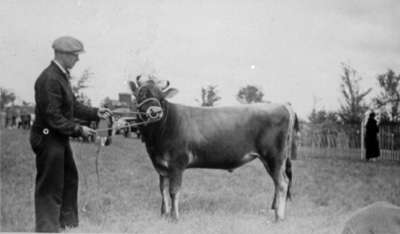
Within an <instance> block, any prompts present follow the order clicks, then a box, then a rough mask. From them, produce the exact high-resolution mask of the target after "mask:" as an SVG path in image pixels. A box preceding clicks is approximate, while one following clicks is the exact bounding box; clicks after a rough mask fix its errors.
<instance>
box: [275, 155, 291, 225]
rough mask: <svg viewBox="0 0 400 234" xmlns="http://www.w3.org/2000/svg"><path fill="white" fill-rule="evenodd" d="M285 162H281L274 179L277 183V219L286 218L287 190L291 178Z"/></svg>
mask: <svg viewBox="0 0 400 234" xmlns="http://www.w3.org/2000/svg"><path fill="white" fill-rule="evenodd" d="M285 170H286V167H285V163H283V162H280V163H279V164H278V165H277V167H276V170H275V171H274V173H273V180H274V184H275V199H276V200H275V205H276V208H275V218H276V221H280V220H283V219H284V218H285V210H286V200H287V191H288V186H289V179H288V177H287V175H286V172H285Z"/></svg>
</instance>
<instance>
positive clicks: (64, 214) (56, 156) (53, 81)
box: [30, 36, 111, 232]
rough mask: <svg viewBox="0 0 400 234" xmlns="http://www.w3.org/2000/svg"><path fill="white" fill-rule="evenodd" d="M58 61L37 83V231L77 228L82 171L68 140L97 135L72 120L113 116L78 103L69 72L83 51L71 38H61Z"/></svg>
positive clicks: (33, 135) (56, 47)
mask: <svg viewBox="0 0 400 234" xmlns="http://www.w3.org/2000/svg"><path fill="white" fill-rule="evenodd" d="M52 47H53V49H54V60H53V61H52V62H51V63H50V65H49V66H48V67H47V68H46V69H45V70H44V71H43V72H42V73H41V74H40V76H39V77H38V79H37V80H36V83H35V101H36V109H35V115H36V119H35V122H34V124H33V126H32V130H31V136H30V143H31V146H32V149H33V151H34V152H35V154H36V169H37V175H36V184H35V185H36V186H35V202H34V203H35V222H36V223H35V224H36V227H35V228H36V231H37V232H59V231H61V230H62V229H64V228H66V227H76V226H78V223H79V220H78V204H77V203H78V202H77V197H78V171H77V168H76V165H75V162H74V159H73V156H72V151H71V146H70V143H69V137H71V136H73V137H76V136H83V137H88V136H90V135H93V134H94V133H95V131H94V130H93V129H91V128H89V127H86V126H81V125H79V124H77V123H75V122H74V121H73V119H74V118H79V119H86V120H95V121H97V120H98V119H99V117H100V118H107V117H109V116H110V115H111V111H110V110H109V109H106V108H99V109H98V108H91V107H87V106H84V105H83V104H81V103H79V102H77V101H76V98H75V96H74V94H73V93H72V89H71V86H70V81H69V79H70V75H69V70H70V69H71V68H73V67H74V65H75V63H76V62H77V61H78V60H79V54H80V53H82V52H84V48H83V44H82V43H81V42H80V41H79V40H77V39H75V38H73V37H67V36H65V37H60V38H58V39H56V40H55V41H54V43H53V45H52Z"/></svg>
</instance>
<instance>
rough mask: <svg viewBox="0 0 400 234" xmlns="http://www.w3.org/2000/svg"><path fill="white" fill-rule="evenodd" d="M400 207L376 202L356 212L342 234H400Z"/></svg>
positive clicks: (347, 222)
mask: <svg viewBox="0 0 400 234" xmlns="http://www.w3.org/2000/svg"><path fill="white" fill-rule="evenodd" d="M399 233H400V207H399V206H396V205H393V204H390V203H389V202H375V203H373V204H371V205H369V206H366V207H364V208H361V209H360V210H358V211H356V212H355V213H354V214H353V215H352V216H351V217H350V219H349V220H347V221H346V223H345V225H344V228H343V232H342V234H399Z"/></svg>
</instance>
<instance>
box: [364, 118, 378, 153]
mask: <svg viewBox="0 0 400 234" xmlns="http://www.w3.org/2000/svg"><path fill="white" fill-rule="evenodd" d="M365 128H366V131H365V158H366V160H367V161H370V160H371V161H375V160H376V158H377V157H379V156H380V151H379V142H378V132H379V127H378V124H377V122H376V120H375V113H374V112H371V113H370V114H369V117H368V121H367V125H366V127H365Z"/></svg>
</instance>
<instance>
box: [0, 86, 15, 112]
mask: <svg viewBox="0 0 400 234" xmlns="http://www.w3.org/2000/svg"><path fill="white" fill-rule="evenodd" d="M14 101H15V94H14V93H13V92H11V91H10V90H8V89H5V88H2V87H0V110H3V109H4V107H5V106H6V105H7V104H9V103H13V102H14Z"/></svg>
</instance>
